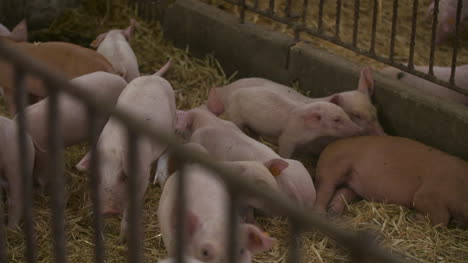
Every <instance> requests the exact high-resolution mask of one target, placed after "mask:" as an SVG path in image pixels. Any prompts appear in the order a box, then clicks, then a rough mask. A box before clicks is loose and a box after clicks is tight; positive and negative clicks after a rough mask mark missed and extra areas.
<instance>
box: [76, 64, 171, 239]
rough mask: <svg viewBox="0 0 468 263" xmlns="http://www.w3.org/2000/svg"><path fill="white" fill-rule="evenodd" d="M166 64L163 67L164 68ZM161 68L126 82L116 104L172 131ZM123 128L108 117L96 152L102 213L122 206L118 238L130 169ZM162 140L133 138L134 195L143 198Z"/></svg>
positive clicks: (116, 211)
mask: <svg viewBox="0 0 468 263" xmlns="http://www.w3.org/2000/svg"><path fill="white" fill-rule="evenodd" d="M169 63H170V62H168V64H166V66H165V67H163V68H165V69H167V67H168V65H169ZM163 74H164V71H158V72H157V73H155V74H154V75H150V76H142V77H139V78H136V79H134V80H133V81H132V82H130V83H129V84H128V85H127V87H126V88H125V89H124V91H123V92H122V94H121V95H120V97H119V99H118V101H117V104H116V108H117V109H120V110H125V111H127V112H129V113H130V114H133V116H135V118H137V119H138V120H141V121H144V122H146V123H147V124H148V126H149V127H153V128H154V129H158V130H160V131H162V132H166V133H173V132H174V122H175V111H176V106H175V97H174V91H173V89H172V86H171V84H169V82H167V81H166V80H165V79H164V78H162V77H161V76H162V75H163ZM127 141H128V139H127V129H126V128H125V127H124V126H123V125H122V123H121V122H120V121H118V120H117V119H114V118H112V117H111V118H110V119H109V121H108V122H107V124H106V125H105V126H104V129H103V131H102V133H101V135H100V136H99V140H98V145H97V149H98V153H99V154H100V163H99V168H98V169H99V171H100V174H101V175H102V179H101V183H100V185H99V192H100V195H101V200H102V202H103V203H102V209H103V210H102V213H103V214H104V215H106V216H110V215H118V214H120V213H121V212H122V210H123V218H122V221H121V228H120V239H121V241H125V240H126V236H127V222H128V211H127V207H128V203H127V201H128V195H127V194H128V193H127V187H126V180H127V179H126V178H127V176H128V174H129V173H131V171H129V170H128V169H129V167H128V164H127V155H128V145H127ZM166 147H167V145H166V144H165V143H163V142H155V141H153V140H150V139H149V138H147V137H144V136H140V137H138V140H137V149H138V156H139V160H138V162H137V166H138V173H137V174H134V176H136V178H137V185H138V191H137V195H138V196H137V199H138V200H139V202H143V196H144V194H145V191H146V187H147V185H148V180H149V174H150V169H151V163H152V162H154V161H155V160H156V159H158V158H159V156H160V155H161V154H162V153H163V152H164V151H165V150H166ZM89 164H90V153H87V154H86V155H85V156H84V157H83V159H82V160H81V161H80V162H79V163H78V164H77V166H76V168H77V169H78V170H86V169H88V167H89Z"/></svg>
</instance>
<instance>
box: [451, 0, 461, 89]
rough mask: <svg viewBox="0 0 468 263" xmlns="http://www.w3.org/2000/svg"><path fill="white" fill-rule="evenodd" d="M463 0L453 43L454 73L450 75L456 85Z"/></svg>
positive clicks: (458, 10)
mask: <svg viewBox="0 0 468 263" xmlns="http://www.w3.org/2000/svg"><path fill="white" fill-rule="evenodd" d="M462 8H463V0H458V5H457V19H456V24H455V41H454V42H453V56H452V72H451V73H450V84H452V85H455V70H456V68H457V55H458V43H459V42H460V19H461V10H462Z"/></svg>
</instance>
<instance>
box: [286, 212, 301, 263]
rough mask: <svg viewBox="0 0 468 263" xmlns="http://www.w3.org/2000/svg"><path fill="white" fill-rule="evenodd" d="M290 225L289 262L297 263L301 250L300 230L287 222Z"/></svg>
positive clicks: (290, 222)
mask: <svg viewBox="0 0 468 263" xmlns="http://www.w3.org/2000/svg"><path fill="white" fill-rule="evenodd" d="M289 224H290V241H289V255H288V257H289V260H288V261H289V262H291V263H299V262H301V255H300V253H301V250H300V242H301V241H300V229H299V226H298V225H297V224H296V223H295V222H293V221H289Z"/></svg>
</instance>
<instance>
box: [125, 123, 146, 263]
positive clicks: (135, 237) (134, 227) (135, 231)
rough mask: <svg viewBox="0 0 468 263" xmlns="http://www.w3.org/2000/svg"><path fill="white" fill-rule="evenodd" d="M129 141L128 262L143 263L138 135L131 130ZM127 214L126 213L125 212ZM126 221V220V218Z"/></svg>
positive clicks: (128, 130)
mask: <svg viewBox="0 0 468 263" xmlns="http://www.w3.org/2000/svg"><path fill="white" fill-rule="evenodd" d="M127 139H128V142H127V143H128V155H127V158H128V167H127V171H128V174H127V183H128V185H127V186H128V199H129V200H128V201H129V206H128V240H127V243H128V256H129V258H128V262H132V263H141V262H143V236H142V231H141V230H142V228H141V210H142V207H141V206H142V202H140V198H139V194H138V184H139V183H140V182H139V181H138V174H139V172H140V171H139V169H138V168H139V167H138V165H137V163H138V158H139V156H138V145H137V144H138V139H139V138H138V135H137V134H136V133H135V132H134V131H132V130H131V129H130V128H128V129H127ZM124 214H125V212H124ZM124 220H125V218H124Z"/></svg>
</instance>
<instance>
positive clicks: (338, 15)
mask: <svg viewBox="0 0 468 263" xmlns="http://www.w3.org/2000/svg"><path fill="white" fill-rule="evenodd" d="M340 22H341V0H336V22H335V37H336V38H337V39H340Z"/></svg>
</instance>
